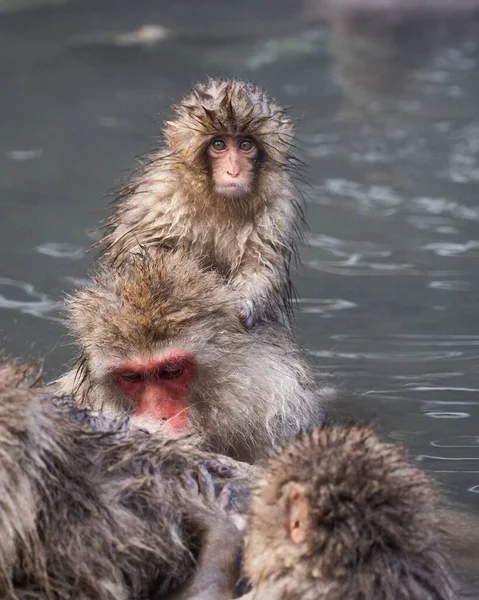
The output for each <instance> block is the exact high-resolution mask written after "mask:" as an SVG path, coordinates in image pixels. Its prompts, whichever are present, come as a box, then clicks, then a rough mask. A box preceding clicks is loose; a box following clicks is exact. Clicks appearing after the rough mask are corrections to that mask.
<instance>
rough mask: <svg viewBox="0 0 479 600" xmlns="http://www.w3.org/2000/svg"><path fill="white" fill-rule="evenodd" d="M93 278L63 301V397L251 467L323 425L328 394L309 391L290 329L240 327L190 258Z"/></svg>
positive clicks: (226, 300)
mask: <svg viewBox="0 0 479 600" xmlns="http://www.w3.org/2000/svg"><path fill="white" fill-rule="evenodd" d="M95 283H96V286H95V287H86V288H83V289H80V290H79V291H78V292H77V293H76V294H75V295H74V296H73V298H72V299H71V301H70V302H69V314H70V320H71V328H72V331H73V333H74V334H75V336H76V338H77V341H78V343H79V346H80V352H81V355H80V361H79V366H78V367H77V368H76V369H74V370H73V371H72V372H70V373H69V374H67V375H66V376H65V377H64V378H63V379H61V380H60V381H59V383H58V385H57V390H58V392H59V393H67V394H73V395H74V396H75V398H76V399H77V400H78V402H80V403H81V404H83V405H86V406H91V407H93V408H95V409H99V410H106V411H110V412H116V413H118V412H120V413H121V412H123V413H126V414H130V415H132V417H133V419H134V420H135V421H138V420H140V421H141V422H142V423H143V425H144V426H145V427H150V426H153V427H158V426H162V427H163V428H166V429H168V430H171V431H192V432H195V433H196V434H198V435H199V437H200V438H201V441H202V445H203V447H204V448H207V449H208V450H211V451H213V452H218V453H221V454H226V455H228V456H231V457H233V458H236V459H239V460H247V461H255V460H257V459H258V458H261V457H264V456H266V455H268V454H269V453H270V452H271V450H273V449H275V448H279V447H281V446H282V445H284V443H286V441H287V440H288V439H290V438H291V437H293V436H295V435H296V434H298V433H299V432H300V431H304V430H308V429H311V428H313V427H316V426H319V425H320V424H321V423H322V421H323V416H324V406H325V403H326V401H327V399H328V398H329V397H330V396H331V394H332V389H331V388H328V387H324V388H321V387H319V386H318V387H317V388H316V386H315V385H314V384H313V382H312V380H311V376H310V374H309V371H308V368H307V365H306V363H305V361H304V360H303V357H302V356H301V353H300V351H299V349H298V347H297V346H296V344H295V343H294V342H293V341H292V339H291V333H290V331H289V329H288V328H287V327H285V326H284V325H282V324H280V323H273V322H271V323H269V324H264V325H262V326H261V327H258V328H254V329H252V330H251V331H249V332H246V331H245V330H244V328H243V327H242V326H241V324H240V323H239V321H238V319H237V317H236V313H235V308H234V292H233V291H232V290H231V289H230V288H229V287H228V286H224V285H222V284H221V282H220V281H219V275H218V274H216V273H215V272H212V271H207V270H201V268H200V266H199V264H198V262H197V261H196V260H195V259H194V258H192V257H189V256H187V253H186V252H184V251H182V250H177V251H168V252H155V251H151V252H148V253H141V254H140V255H138V256H130V257H128V258H127V259H126V260H125V263H124V264H123V266H122V267H121V268H118V269H114V268H112V267H110V266H107V265H104V266H103V267H102V268H100V270H99V271H98V273H97V275H96V277H95Z"/></svg>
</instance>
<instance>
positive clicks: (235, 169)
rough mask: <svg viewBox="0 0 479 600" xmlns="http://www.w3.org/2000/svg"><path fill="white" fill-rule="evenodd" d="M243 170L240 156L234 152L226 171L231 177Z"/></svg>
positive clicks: (236, 175)
mask: <svg viewBox="0 0 479 600" xmlns="http://www.w3.org/2000/svg"><path fill="white" fill-rule="evenodd" d="M240 172H241V167H240V162H239V160H238V158H237V157H236V156H235V155H234V154H233V155H232V156H230V157H229V161H228V163H227V165H226V173H227V174H228V175H229V176H230V177H238V175H239V174H240Z"/></svg>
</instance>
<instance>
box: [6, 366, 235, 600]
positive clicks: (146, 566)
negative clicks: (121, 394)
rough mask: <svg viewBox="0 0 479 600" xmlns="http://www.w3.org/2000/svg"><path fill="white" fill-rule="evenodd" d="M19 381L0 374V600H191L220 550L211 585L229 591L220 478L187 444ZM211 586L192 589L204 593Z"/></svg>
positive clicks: (12, 370) (231, 560)
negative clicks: (208, 561) (207, 560)
mask: <svg viewBox="0 0 479 600" xmlns="http://www.w3.org/2000/svg"><path fill="white" fill-rule="evenodd" d="M26 375H28V370H27V369H26V368H22V367H19V366H18V365H16V364H15V363H12V362H10V363H4V364H3V365H2V367H0V487H1V497H0V505H1V510H0V565H1V568H0V596H1V597H2V598H6V599H11V600H14V599H15V600H17V599H21V600H40V599H41V600H44V599H54V600H71V599H74V598H78V599H80V598H81V599H83V600H85V599H92V600H93V599H95V600H123V599H129V598H131V599H138V598H144V599H148V598H151V599H155V600H159V599H161V598H165V597H166V596H167V594H169V592H170V591H174V590H175V589H180V586H182V585H183V584H185V585H186V593H189V592H188V591H187V590H188V589H191V593H192V594H193V593H195V592H196V590H197V589H198V588H197V582H198V577H199V575H198V577H193V580H192V581H191V582H189V581H187V580H188V578H189V577H190V576H192V575H193V573H195V568H196V562H197V557H198V555H199V557H200V560H201V557H202V556H203V555H204V554H206V555H208V553H211V551H212V550H214V551H216V549H217V547H218V544H221V545H223V549H222V558H223V560H224V561H225V564H224V567H223V568H222V575H223V580H222V581H223V582H222V583H221V585H223V586H226V585H229V586H233V585H234V583H235V580H236V577H237V567H238V564H237V562H236V556H237V554H238V551H239V545H240V543H241V539H240V536H239V534H238V532H237V529H236V528H235V526H234V525H233V524H232V521H231V520H230V519H229V518H227V516H226V514H225V513H224V512H222V510H220V505H219V504H218V502H215V501H214V490H213V489H212V485H211V484H212V479H211V473H212V472H215V473H217V474H219V476H220V477H227V476H228V473H229V470H228V468H227V467H226V471H225V466H224V465H223V464H222V463H219V462H217V460H216V459H215V458H213V457H209V456H208V455H205V454H201V453H199V452H198V451H197V450H195V449H194V448H193V446H192V445H191V442H189V441H188V439H185V438H176V439H171V438H167V437H164V436H160V435H158V434H155V435H151V434H149V433H147V432H144V431H141V430H138V429H136V428H131V427H129V425H128V423H127V422H126V421H125V420H109V419H108V418H106V417H105V416H100V417H95V416H94V415H93V414H91V413H88V412H87V411H85V410H84V409H80V408H78V406H77V405H76V404H75V403H73V402H72V401H71V400H69V399H68V398H55V397H53V396H51V395H48V394H47V392H46V390H45V389H28V388H27V387H25V385H24V383H23V379H24V378H25V376H26ZM229 474H231V473H229ZM210 479H211V481H210ZM212 524H214V527H211V525H212ZM211 546H213V548H211ZM208 568H209V569H210V571H211V568H210V567H208ZM227 571H228V573H229V575H228V574H227ZM185 581H186V583H185ZM195 585H196V587H195ZM221 585H216V583H215V582H214V581H209V580H206V579H205V578H204V576H203V579H202V580H201V586H202V588H201V589H202V591H204V592H205V593H207V594H210V595H215V594H218V593H219V592H220V591H221V590H222V587H221Z"/></svg>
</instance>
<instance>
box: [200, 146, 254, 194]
mask: <svg viewBox="0 0 479 600" xmlns="http://www.w3.org/2000/svg"><path fill="white" fill-rule="evenodd" d="M207 152H208V158H209V160H210V164H211V172H212V176H213V184H214V189H215V192H216V193H217V194H218V196H223V197H224V198H241V197H242V196H246V195H247V194H249V193H250V192H251V189H252V187H253V180H254V176H255V169H256V159H257V157H258V146H257V145H256V143H255V141H254V140H253V138H251V137H248V136H227V135H217V136H215V137H214V138H213V139H212V140H211V142H210V144H209V146H208V150H207Z"/></svg>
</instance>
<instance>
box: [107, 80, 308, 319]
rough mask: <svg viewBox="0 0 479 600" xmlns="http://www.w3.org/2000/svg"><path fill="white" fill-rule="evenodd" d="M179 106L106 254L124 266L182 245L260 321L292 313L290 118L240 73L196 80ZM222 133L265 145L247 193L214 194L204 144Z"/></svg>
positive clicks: (123, 193) (295, 211)
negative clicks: (149, 252) (134, 255)
mask: <svg viewBox="0 0 479 600" xmlns="http://www.w3.org/2000/svg"><path fill="white" fill-rule="evenodd" d="M175 110H176V117H175V120H174V121H173V122H172V123H171V124H170V126H169V127H168V128H167V129H166V131H165V136H166V146H165V147H163V148H160V149H159V150H157V151H155V152H153V153H152V154H150V155H149V156H147V157H146V159H145V160H144V161H143V163H142V164H141V166H140V169H139V172H138V174H137V175H136V176H134V177H133V178H132V180H131V181H130V182H129V183H128V184H127V185H126V186H125V187H124V188H123V189H122V190H120V192H119V194H118V200H119V201H120V204H119V205H118V206H117V208H116V210H115V211H114V212H113V214H112V215H111V216H110V217H109V219H108V220H107V224H106V227H105V234H104V236H103V238H102V239H101V240H100V242H99V245H100V246H101V247H102V250H103V255H104V256H105V257H106V259H107V260H108V261H111V262H113V263H114V264H119V263H121V261H122V260H123V259H124V258H125V256H126V255H127V254H129V253H131V252H136V251H138V249H139V248H140V247H142V246H143V247H145V246H155V247H163V248H184V249H186V250H188V251H189V252H193V253H194V254H195V255H196V256H197V257H198V258H199V259H200V260H201V261H202V263H203V265H204V266H206V267H208V268H212V269H214V270H215V271H217V272H218V273H219V274H220V275H221V276H222V278H223V279H224V280H226V281H227V282H228V283H229V284H230V285H232V286H233V287H234V288H236V289H238V290H239V291H241V293H242V295H243V297H244V298H245V299H247V300H250V301H252V302H253V304H254V306H255V310H256V312H257V317H258V318H259V319H260V320H261V319H263V318H270V317H273V318H283V317H284V316H286V315H289V313H290V310H291V296H292V285H291V279H290V274H289V267H290V261H291V258H292V256H296V248H295V239H296V237H297V233H298V231H299V230H300V229H301V228H302V225H303V217H302V211H301V208H300V206H299V204H298V201H297V198H296V196H295V193H294V189H295V188H294V185H293V183H292V180H291V172H293V173H294V172H295V170H296V171H297V169H298V164H299V163H298V161H295V158H294V156H293V147H294V139H293V134H294V132H293V126H292V124H291V120H290V119H289V118H287V116H286V114H285V111H284V110H283V109H282V108H281V107H279V106H278V105H277V104H276V102H275V101H274V100H273V99H271V98H269V97H268V96H266V94H265V93H264V92H263V91H262V90H261V89H260V88H257V87H255V86H253V85H251V84H248V83H245V82H242V81H237V80H220V79H209V80H208V81H207V82H206V83H202V84H197V85H196V86H195V87H194V88H193V90H192V92H191V94H189V95H188V96H186V97H185V98H183V100H182V101H181V103H180V104H179V105H178V106H176V107H175ZM218 133H222V134H230V135H231V134H237V133H241V134H248V135H250V136H252V137H253V138H254V139H255V140H256V142H257V144H258V145H259V147H260V153H259V157H258V160H257V165H256V177H255V180H254V185H253V191H252V192H251V193H250V194H249V195H248V196H247V197H244V198H240V199H237V200H231V199H225V198H222V197H219V196H218V195H217V194H216V193H215V192H214V189H213V186H212V181H211V173H210V170H209V167H208V162H207V160H206V147H207V145H208V142H209V141H210V140H211V139H212V137H213V136H214V135H215V134H218ZM295 165H296V166H295Z"/></svg>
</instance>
